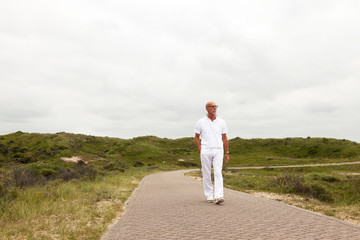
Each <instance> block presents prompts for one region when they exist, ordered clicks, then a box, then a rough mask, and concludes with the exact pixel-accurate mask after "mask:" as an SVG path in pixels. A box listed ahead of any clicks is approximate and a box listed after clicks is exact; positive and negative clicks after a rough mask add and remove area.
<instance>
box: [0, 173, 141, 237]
mask: <svg viewBox="0 0 360 240" xmlns="http://www.w3.org/2000/svg"><path fill="white" fill-rule="evenodd" d="M146 174H147V173H146V172H145V171H139V170H136V171H129V172H127V173H117V174H112V175H109V176H106V177H103V178H101V179H97V180H95V181H78V180H76V181H70V182H60V181H58V182H55V183H53V184H50V185H48V186H46V187H31V188H28V189H26V190H24V191H21V192H20V193H19V196H18V197H17V198H16V199H15V200H14V201H13V202H12V203H11V204H10V205H9V206H8V207H7V208H6V210H5V212H4V214H3V215H2V216H1V218H0V239H2V240H5V239H6V240H8V239H10V240H12V239H14V240H15V239H16V240H17V239H76V240H78V239H99V238H100V237H101V235H103V234H104V233H105V231H106V230H107V226H108V225H109V224H110V223H111V222H112V221H113V220H114V219H115V218H116V217H118V216H119V215H120V214H121V213H122V212H123V207H124V202H125V201H126V199H127V198H128V197H129V196H130V195H131V193H132V192H133V190H134V189H135V188H136V187H137V185H138V184H139V182H140V180H141V178H142V177H143V176H144V175H146Z"/></svg>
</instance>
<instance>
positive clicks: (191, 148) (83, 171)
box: [0, 132, 360, 239]
mask: <svg viewBox="0 0 360 240" xmlns="http://www.w3.org/2000/svg"><path fill="white" fill-rule="evenodd" d="M229 144H230V150H231V160H230V164H229V166H276V165H293V164H308V163H327V162H345V161H359V159H360V157H359V154H360V144H358V143H355V142H351V141H347V140H337V139H327V138H306V139H303V138H286V139H250V140H247V139H241V138H235V139H231V140H230V141H229ZM74 157H76V158H77V159H76V160H77V162H76V161H75V162H69V161H64V160H69V158H72V159H73V160H74ZM66 158H68V159H66ZM79 159H81V160H79ZM199 167H200V159H199V154H198V152H197V149H196V147H195V144H194V139H193V138H192V137H191V138H181V139H166V138H158V137H155V136H146V137H137V138H133V139H119V138H109V137H94V136H86V135H80V134H70V133H57V134H37V133H32V134H30V133H23V132H16V133H12V134H8V135H3V136H0V239H64V238H66V239H98V238H99V237H100V236H101V235H102V234H103V233H104V231H106V226H107V225H108V224H109V223H110V222H111V221H112V219H114V218H115V214H117V213H120V212H121V211H122V207H123V203H124V201H125V200H126V199H127V198H128V197H129V196H130V194H131V192H132V191H133V190H134V188H135V187H136V186H137V184H138V182H139V181H140V180H141V178H142V177H143V176H145V175H147V174H150V173H154V172H157V171H167V170H175V169H180V168H199ZM343 168H344V169H342V170H341V167H340V166H338V167H333V168H331V169H332V170H331V171H330V170H329V168H301V169H302V170H301V171H300V170H299V169H295V168H294V169H281V170H280V169H271V168H267V169H263V170H231V171H229V170H227V171H226V173H227V174H225V182H226V184H227V186H229V187H232V188H235V189H239V190H243V191H249V190H256V191H272V192H277V193H289V194H290V193H291V194H299V195H301V196H304V197H308V198H313V199H318V200H319V201H321V202H324V203H326V204H332V205H342V206H344V205H349V206H350V205H351V206H355V205H356V206H357V204H359V202H357V200H356V199H359V191H360V190H359V189H358V186H359V185H360V184H359V183H360V180H359V176H357V175H342V173H341V171H342V172H346V173H348V172H351V171H354V172H356V171H357V172H358V171H359V169H356V168H355V167H354V169H350V168H351V166H346V167H345V166H344V167H343ZM345 168H346V169H345ZM311 169H313V170H312V171H310V170H311ZM322 171H325V172H322ZM356 209H357V208H356Z"/></svg>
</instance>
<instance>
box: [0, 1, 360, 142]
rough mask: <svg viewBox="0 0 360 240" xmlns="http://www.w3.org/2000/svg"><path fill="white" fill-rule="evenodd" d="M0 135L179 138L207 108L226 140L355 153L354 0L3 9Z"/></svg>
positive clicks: (13, 5)
mask: <svg viewBox="0 0 360 240" xmlns="http://www.w3.org/2000/svg"><path fill="white" fill-rule="evenodd" d="M1 7H2V10H3V11H2V12H3V13H2V15H1V16H0V20H1V21H0V46H1V47H0V51H1V55H0V74H1V75H0V107H1V108H0V134H6V133H9V132H13V131H17V130H22V131H29V132H34V131H35V132H58V131H69V132H81V133H85V134H93V135H109V136H117V137H123V138H129V137H134V136H139V135H150V134H151V135H157V136H160V137H170V138H176V137H183V136H192V135H193V125H194V124H195V122H196V120H197V119H198V118H200V117H202V116H203V115H204V113H205V109H204V104H205V103H206V102H207V101H209V100H214V101H216V102H217V103H218V104H219V105H220V108H219V114H220V115H221V116H222V117H223V118H224V119H225V120H226V121H227V123H228V125H229V130H230V133H229V136H230V137H236V136H240V137H245V138H252V137H261V138H266V137H288V136H289V137H294V136H300V137H302V136H305V137H306V136H324V137H335V138H346V139H351V140H355V141H360V138H359V137H358V136H357V135H356V132H357V131H358V127H357V122H359V116H360V115H359V114H358V113H357V109H359V104H360V99H359V97H358V96H357V93H356V89H359V84H358V83H357V79H358V78H359V75H360V72H359V68H358V66H359V58H358V56H359V54H360V48H359V47H358V40H359V37H360V33H359V32H358V31H356V29H357V25H358V22H359V21H360V17H359V16H358V12H359V10H360V9H359V4H358V2H357V1H336V0H334V1H316V2H314V1H302V2H289V1H282V0H278V1H260V0H257V1H240V2H239V1H222V2H221V3H220V2H218V1H152V2H149V1H105V2H96V1H76V2H74V1H56V2H54V1H50V2H49V1H35V2H29V1H21V0H17V1H11V2H4V3H2V6H1Z"/></svg>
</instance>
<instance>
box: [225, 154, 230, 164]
mask: <svg viewBox="0 0 360 240" xmlns="http://www.w3.org/2000/svg"><path fill="white" fill-rule="evenodd" d="M229 160H230V156H229V154H228V153H226V154H225V164H228V163H229Z"/></svg>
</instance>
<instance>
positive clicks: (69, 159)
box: [61, 156, 88, 163]
mask: <svg viewBox="0 0 360 240" xmlns="http://www.w3.org/2000/svg"><path fill="white" fill-rule="evenodd" d="M61 160H63V161H65V162H74V163H78V162H79V161H83V162H84V163H88V162H87V161H84V160H83V159H82V158H81V157H80V156H72V157H69V158H66V157H62V158H61Z"/></svg>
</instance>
